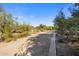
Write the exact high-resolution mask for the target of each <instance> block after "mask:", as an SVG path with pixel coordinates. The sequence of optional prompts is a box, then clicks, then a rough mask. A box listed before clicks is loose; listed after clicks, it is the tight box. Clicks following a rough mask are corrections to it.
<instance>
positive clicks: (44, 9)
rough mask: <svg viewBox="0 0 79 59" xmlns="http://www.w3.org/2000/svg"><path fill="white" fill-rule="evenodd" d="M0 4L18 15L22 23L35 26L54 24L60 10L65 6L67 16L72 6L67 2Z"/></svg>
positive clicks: (14, 14) (15, 15)
mask: <svg viewBox="0 0 79 59" xmlns="http://www.w3.org/2000/svg"><path fill="white" fill-rule="evenodd" d="M0 5H1V6H3V7H4V9H5V10H6V12H9V13H11V14H12V15H13V16H14V17H18V20H17V21H19V22H20V23H22V22H24V23H31V24H32V25H33V26H37V25H39V24H45V25H53V23H52V21H53V19H54V18H55V16H56V15H57V13H58V11H59V10H60V9H61V8H63V11H64V13H65V14H66V17H67V16H70V14H69V11H68V8H69V7H71V6H72V4H67V3H4V4H0Z"/></svg>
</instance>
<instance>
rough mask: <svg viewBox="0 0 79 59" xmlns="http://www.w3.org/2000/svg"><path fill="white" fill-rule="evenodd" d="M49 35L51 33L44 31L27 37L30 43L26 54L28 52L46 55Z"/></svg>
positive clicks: (50, 35) (32, 54)
mask: <svg viewBox="0 0 79 59" xmlns="http://www.w3.org/2000/svg"><path fill="white" fill-rule="evenodd" d="M51 37H52V34H50V33H44V34H39V35H38V36H36V37H31V38H29V40H30V41H31V42H32V44H30V45H29V46H30V47H29V48H28V49H27V51H28V52H27V54H28V53H29V52H30V53H31V56H48V53H49V47H50V40H51V39H50V38H51Z"/></svg>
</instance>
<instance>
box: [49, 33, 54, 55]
mask: <svg viewBox="0 0 79 59" xmlns="http://www.w3.org/2000/svg"><path fill="white" fill-rule="evenodd" d="M55 36H56V33H53V37H52V38H51V44H50V48H49V56H56V43H55V40H56V38H55Z"/></svg>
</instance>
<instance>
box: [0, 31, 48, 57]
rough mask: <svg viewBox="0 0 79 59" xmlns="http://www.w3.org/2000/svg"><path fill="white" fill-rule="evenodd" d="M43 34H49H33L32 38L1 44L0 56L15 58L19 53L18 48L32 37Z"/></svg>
mask: <svg viewBox="0 0 79 59" xmlns="http://www.w3.org/2000/svg"><path fill="white" fill-rule="evenodd" d="M43 33H47V32H40V33H37V34H32V35H31V36H28V37H25V38H21V39H18V40H17V41H12V42H10V43H5V42H2V43H0V56H13V55H14V54H15V53H16V52H17V51H18V48H19V47H20V46H21V45H22V44H23V43H24V42H26V41H27V40H28V39H29V38H30V37H35V36H37V35H39V34H43Z"/></svg>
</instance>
